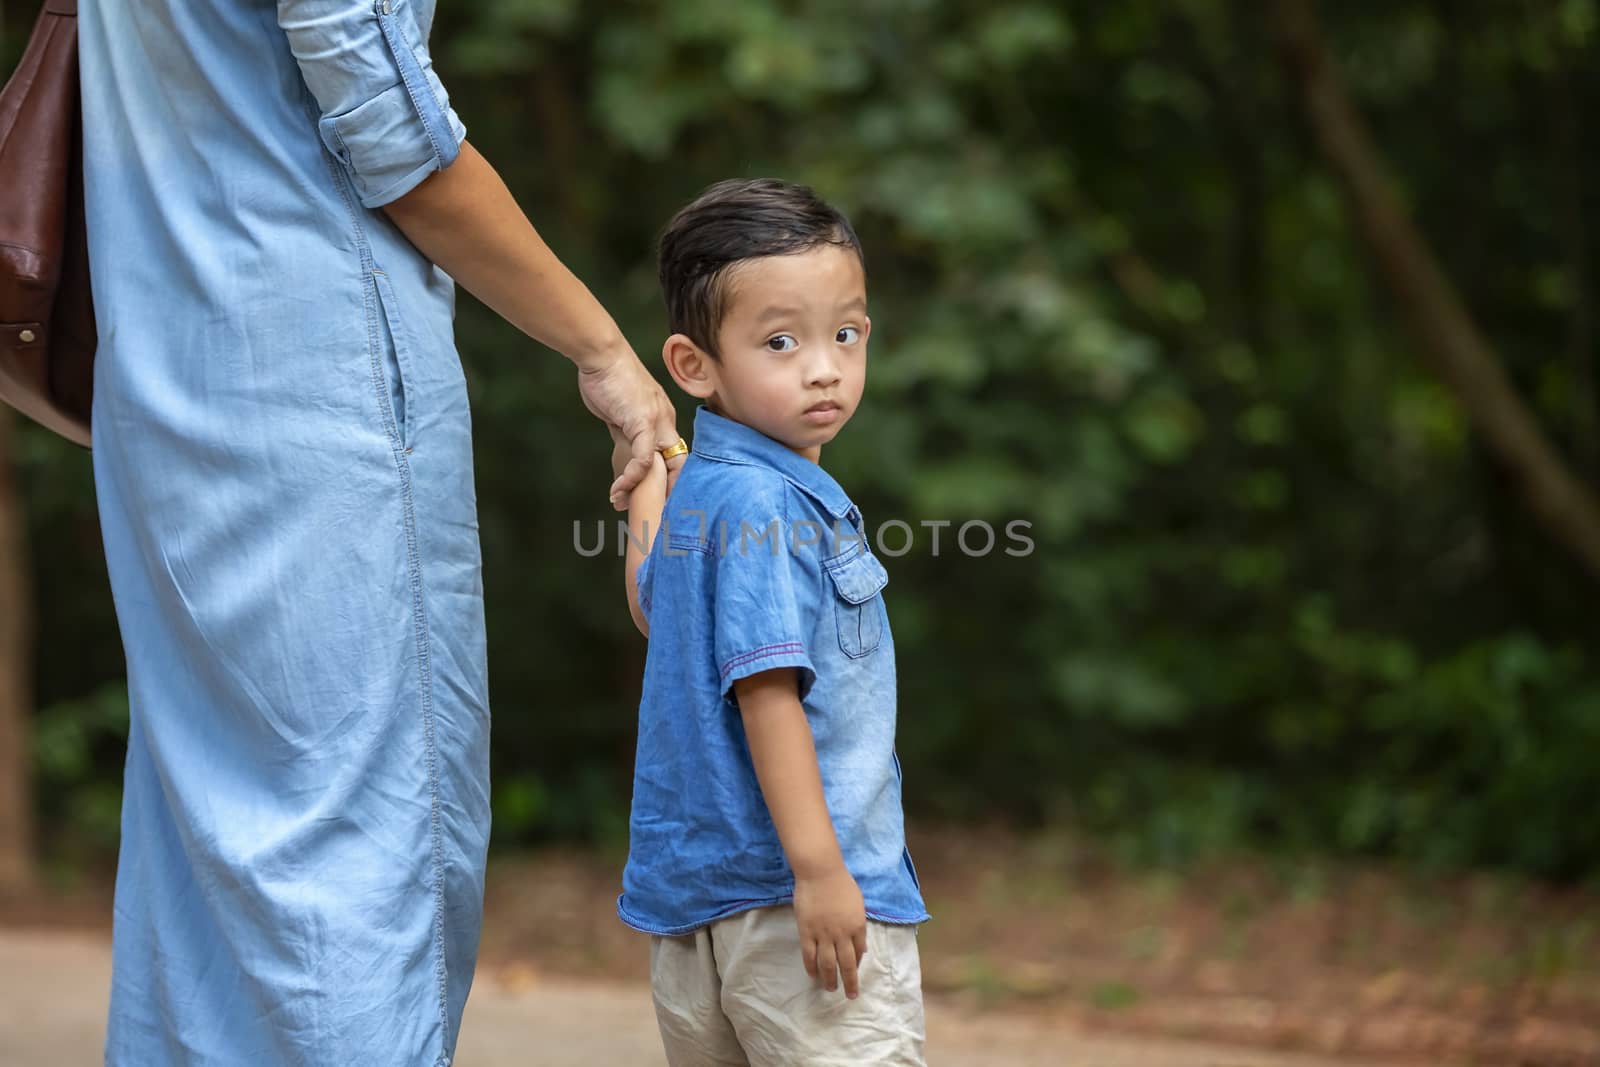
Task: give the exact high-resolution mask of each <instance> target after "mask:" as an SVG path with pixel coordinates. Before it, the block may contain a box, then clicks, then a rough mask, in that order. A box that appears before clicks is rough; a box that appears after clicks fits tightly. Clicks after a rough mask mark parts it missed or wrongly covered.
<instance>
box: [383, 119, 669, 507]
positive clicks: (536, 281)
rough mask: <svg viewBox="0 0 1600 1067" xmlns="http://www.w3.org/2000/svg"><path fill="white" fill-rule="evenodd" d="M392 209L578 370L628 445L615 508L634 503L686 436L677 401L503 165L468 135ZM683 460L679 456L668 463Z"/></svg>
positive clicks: (471, 288) (478, 289) (450, 270)
mask: <svg viewBox="0 0 1600 1067" xmlns="http://www.w3.org/2000/svg"><path fill="white" fill-rule="evenodd" d="M383 210H384V211H385V212H387V213H388V215H389V218H391V219H392V220H394V223H395V225H396V226H398V227H400V231H401V232H402V233H404V234H405V235H406V237H407V238H408V239H409V240H410V241H411V243H412V244H413V245H415V246H416V247H417V250H418V251H420V252H421V253H422V254H423V255H424V256H427V257H428V259H430V260H432V261H433V262H434V263H436V264H438V265H439V266H440V267H441V268H443V269H444V271H445V273H447V274H449V275H450V276H451V277H452V278H454V279H455V280H456V281H457V282H459V283H460V284H461V286H462V287H463V288H464V289H466V290H467V291H468V292H469V293H471V294H472V295H473V296H475V297H477V298H478V299H479V300H481V301H483V303H484V304H486V305H488V307H489V308H491V309H492V310H493V311H495V312H496V313H498V314H499V315H500V316H501V317H503V318H504V319H505V320H506V321H507V322H509V323H511V324H512V325H513V326H515V327H517V328H518V329H519V330H521V331H522V332H523V333H525V334H527V335H528V336H529V337H532V338H533V339H534V340H536V341H539V342H541V343H543V344H546V345H548V346H550V347H551V348H553V349H555V350H556V351H557V352H560V353H561V354H562V355H564V356H566V357H567V358H568V359H569V360H571V361H572V362H573V364H575V365H576V366H577V368H578V370H579V371H580V374H579V390H580V392H581V393H582V396H583V400H584V403H585V404H586V405H587V406H588V408H589V410H590V411H591V412H593V413H594V414H595V415H596V416H598V417H599V418H600V419H602V420H604V421H605V422H606V423H607V424H608V425H611V426H615V427H618V428H619V429H621V431H622V433H623V435H624V436H625V437H626V438H627V439H628V441H629V457H630V458H629V462H628V464H627V466H626V467H625V468H624V470H623V472H622V474H621V480H622V492H621V494H620V497H619V496H618V495H617V494H613V503H614V505H615V506H616V507H618V508H619V509H620V508H622V507H626V506H627V500H628V495H629V492H630V491H631V490H632V489H633V488H634V487H635V486H637V485H638V484H639V483H640V482H641V481H643V479H644V477H645V475H646V473H647V472H648V471H649V470H650V468H651V465H652V464H651V458H652V457H654V456H656V450H657V449H660V448H666V447H668V446H670V445H671V444H672V443H673V442H674V441H676V440H677V439H678V431H677V428H676V422H675V416H674V413H673V408H672V401H671V400H669V399H668V398H667V394H666V392H665V391H664V390H663V389H662V388H661V386H660V385H659V384H658V383H657V382H656V380H655V378H653V377H651V375H650V372H649V371H647V370H646V369H645V367H644V364H642V363H640V362H639V357H638V356H636V355H635V354H634V352H633V349H632V347H630V346H629V344H628V342H627V340H626V339H625V338H624V337H623V336H622V331H621V330H619V329H618V328H617V324H616V322H614V321H613V320H612V318H611V316H610V315H609V314H607V313H606V310H605V308H603V307H601V306H600V302H599V301H598V300H596V299H595V298H594V294H593V293H591V292H589V289H588V287H587V286H585V285H584V284H583V282H581V281H579V280H578V278H577V277H576V276H575V275H574V274H573V273H572V272H571V271H570V270H568V269H567V268H566V266H565V265H564V264H563V263H562V262H561V261H560V260H559V259H557V258H556V255H555V253H554V252H552V251H551V250H550V247H549V246H548V245H546V244H545V243H544V239H543V238H542V237H540V236H539V233H538V231H537V230H535V229H534V228H533V224H532V223H531V222H529V221H528V217H527V216H526V215H525V214H523V211H522V209H521V208H520V207H518V206H517V202H516V200H515V199H514V198H513V197H512V195H511V190H509V189H507V188H506V185H505V182H503V181H501V180H500V175H499V174H498V173H497V172H496V171H495V169H494V167H493V166H491V165H490V163H489V161H488V160H486V159H484V158H483V156H482V155H480V154H479V153H478V151H477V150H476V149H475V148H473V147H472V144H471V142H468V141H463V142H462V144H461V154H460V156H459V157H458V158H457V159H456V160H455V162H454V163H452V164H450V166H448V167H445V168H444V169H443V170H440V171H437V172H435V173H433V174H431V175H429V176H428V177H427V178H426V179H425V180H424V181H423V182H422V183H421V184H420V185H418V186H417V187H416V188H414V189H412V190H411V191H410V192H408V193H406V194H405V195H404V196H401V197H400V198H399V199H397V200H394V201H392V202H390V203H388V204H386V205H384V208H383ZM682 464H683V459H682V457H674V458H673V459H672V461H671V462H670V463H669V464H668V467H669V469H673V470H675V469H676V468H677V467H679V466H681V465H682Z"/></svg>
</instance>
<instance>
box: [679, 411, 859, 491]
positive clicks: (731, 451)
mask: <svg viewBox="0 0 1600 1067" xmlns="http://www.w3.org/2000/svg"><path fill="white" fill-rule="evenodd" d="M694 451H695V452H696V453H697V454H698V455H702V456H705V457H706V458H707V459H720V460H723V461H725V462H729V463H750V464H754V465H756V466H761V467H770V468H771V469H773V470H776V471H777V472H778V473H779V474H782V475H783V476H784V477H785V478H787V479H788V480H789V481H790V482H792V483H793V484H794V485H795V486H797V487H798V488H800V489H801V490H803V491H804V492H805V493H806V495H807V496H810V497H811V498H812V499H813V500H815V501H816V502H817V503H818V504H820V505H822V507H823V508H824V509H826V510H827V512H828V513H829V514H830V515H832V516H833V517H834V518H836V519H842V518H845V517H846V516H852V517H853V515H854V513H855V510H856V509H855V505H854V504H852V503H851V502H850V498H849V497H848V496H847V495H845V491H844V489H843V488H841V487H840V485H839V483H838V482H836V481H834V480H833V475H831V474H829V473H828V472H827V471H825V470H823V469H822V467H821V466H820V465H819V464H816V463H813V462H811V461H810V460H809V459H807V458H806V457H804V456H802V455H800V454H799V453H798V452H795V451H794V450H793V449H791V448H788V447H787V446H785V445H784V444H783V443H782V442H779V441H774V440H773V439H772V438H770V437H768V436H767V435H766V434H764V433H762V432H761V431H760V430H755V429H751V428H750V427H749V426H746V425H745V424H744V423H742V422H735V421H733V420H732V419H729V418H724V417H723V416H721V415H718V414H717V413H716V412H714V411H712V410H711V409H710V408H708V407H706V406H705V405H704V404H701V405H699V407H697V408H696V409H695V413H694Z"/></svg>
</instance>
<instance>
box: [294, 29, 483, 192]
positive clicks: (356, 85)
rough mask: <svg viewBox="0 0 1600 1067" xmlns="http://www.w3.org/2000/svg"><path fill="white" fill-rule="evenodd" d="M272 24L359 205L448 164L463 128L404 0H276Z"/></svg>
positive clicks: (407, 189)
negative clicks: (286, 41) (281, 36)
mask: <svg viewBox="0 0 1600 1067" xmlns="http://www.w3.org/2000/svg"><path fill="white" fill-rule="evenodd" d="M278 25H279V27H281V28H282V30H283V32H284V33H285V34H286V35H287V36H288V39H289V50H290V51H291V52H292V53H293V54H294V58H295V62H296V63H298V64H299V66H300V74H301V76H302V77H303V78H304V79H305V83H306V87H307V88H308V89H310V90H311V95H312V96H313V97H315V98H316V101H317V107H318V109H319V110H320V111H321V114H322V118H321V120H320V122H319V123H318V132H319V133H320V134H321V136H322V141H323V143H324V144H325V145H327V146H328V150H329V151H330V152H332V153H333V154H334V155H335V156H336V157H337V158H338V160H339V162H341V163H342V164H344V166H345V168H346V169H347V170H348V171H349V173H350V176H351V178H352V179H353V180H354V182H355V187H356V192H357V195H359V196H360V198H361V203H362V204H363V205H364V206H366V207H369V208H372V207H381V206H382V205H384V204H387V203H389V202H390V201H393V200H396V199H398V198H399V197H401V196H403V195H404V194H405V193H408V192H410V191H411V190H412V189H413V188H415V187H416V186H417V184H418V183H420V182H421V181H422V179H424V178H426V177H427V176H428V175H429V174H431V173H433V172H434V171H436V170H442V169H443V168H445V167H448V166H449V165H450V164H451V163H453V162H455V159H456V157H457V156H458V155H459V154H460V152H461V141H462V139H463V138H465V137H466V132H467V131H466V127H465V126H463V125H462V123H461V120H460V119H459V118H457V117H456V113H455V111H454V110H452V109H451V107H450V98H449V95H448V94H447V93H446V92H445V89H444V85H443V84H441V83H440V81H439V78H438V76H437V75H436V74H434V72H433V61H432V59H430V58H429V55H428V48H427V40H426V38H425V37H424V36H423V34H422V32H421V31H420V29H419V27H418V25H417V22H416V19H415V17H414V15H413V13H412V10H411V3H410V0H278Z"/></svg>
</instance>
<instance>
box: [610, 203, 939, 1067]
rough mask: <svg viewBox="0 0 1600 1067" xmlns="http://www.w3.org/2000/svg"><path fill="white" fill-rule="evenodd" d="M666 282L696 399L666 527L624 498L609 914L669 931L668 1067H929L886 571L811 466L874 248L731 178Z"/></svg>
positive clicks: (640, 495) (663, 979)
mask: <svg viewBox="0 0 1600 1067" xmlns="http://www.w3.org/2000/svg"><path fill="white" fill-rule="evenodd" d="M660 272H661V283H662V288H663V290H664V293H665V297H666V302H667V309H668V314H669V317H670V324H671V329H672V331H673V332H672V336H671V337H669V338H668V339H667V341H666V343H665V345H664V346H663V348H662V359H663V360H664V361H665V363H666V366H667V370H668V371H669V372H670V373H671V375H672V377H673V380H674V381H676V382H677V383H678V385H679V386H680V387H682V388H683V389H684V391H685V392H687V393H689V394H690V395H692V396H694V397H696V398H698V399H699V400H701V401H703V403H702V405H701V406H700V407H699V408H698V410H697V411H696V414H695V421H694V448H693V451H692V453H691V454H690V455H689V457H688V458H687V459H686V460H685V462H684V464H683V467H682V468H681V469H680V470H679V472H678V477H677V479H676V482H675V483H674V485H673V487H672V490H671V493H672V496H671V507H670V508H667V507H666V506H665V504H666V499H665V498H666V494H667V478H666V468H665V465H664V463H663V462H661V461H659V460H658V461H657V462H656V464H655V466H654V468H653V470H652V472H651V474H650V476H649V477H648V478H647V479H646V481H645V482H644V483H643V484H642V485H640V486H639V487H638V488H636V489H635V490H634V491H633V494H632V496H631V499H630V501H629V516H628V522H629V530H630V538H629V545H628V548H627V562H626V586H627V590H628V598H629V607H630V610H631V611H632V612H633V616H634V621H635V623H636V624H637V625H638V627H639V629H640V630H641V632H643V633H644V634H645V635H646V636H647V637H649V638H650V646H649V652H648V654H647V658H646V665H645V676H644V686H643V690H644V691H643V698H642V700H641V703H640V708H639V748H638V756H637V764H636V769H635V775H634V793H633V815H632V820H631V823H630V851H629V855H628V863H627V867H626V869H625V871H624V873H623V892H622V895H621V897H620V898H619V899H618V902H617V911H618V914H619V915H620V916H621V917H622V919H623V921H624V922H626V923H627V924H628V925H630V926H632V927H634V928H635V929H637V930H642V931H644V932H646V933H650V934H653V935H655V936H654V937H653V938H652V941H651V949H650V972H651V986H652V990H653V993H654V999H655V1004H656V1017H657V1020H658V1021H659V1023H660V1026H661V1035H662V1040H663V1042H664V1043H665V1045H666V1051H667V1060H668V1062H669V1063H670V1064H672V1065H673V1067H689V1065H694V1067H699V1065H705V1064H719V1065H720V1064H741V1065H743V1064H751V1065H757V1067H764V1065H773V1067H777V1065H791V1064H805V1065H808V1067H822V1065H829V1064H851V1065H855V1064H863V1063H870V1064H877V1065H908V1067H909V1065H915V1067H921V1065H922V1063H923V1057H922V1045H923V1013H922V991H921V985H922V978H921V965H920V962H919V959H918V955H917V943H916V925H917V924H918V923H921V922H923V921H925V920H926V919H927V918H928V914H927V911H926V910H925V909H924V907H923V902H922V895H921V892H920V890H919V888H918V885H917V878H916V872H915V870H914V869H913V867H912V865H911V857H910V855H909V854H908V853H907V851H906V847H905V837H904V828H903V821H902V816H901V810H900V766H899V763H898V761H897V760H896V758H895V754H894V725H895V671H894V642H893V640H892V638H891V636H890V633H889V619H888V615H887V613H886V611H885V608H884V603H883V597H882V595H881V590H882V588H883V586H884V585H885V583H887V581H888V575H887V573H886V572H885V571H884V569H883V566H882V564H880V563H879V562H878V559H877V557H876V556H875V555H873V553H872V551H871V549H870V547H869V546H868V543H867V537H866V532H865V529H864V526H863V521H862V517H861V513H860V512H859V511H858V510H857V509H856V507H855V506H854V505H853V504H852V503H851V502H850V499H849V497H848V496H846V495H845V492H844V490H843V489H841V488H840V487H839V484H838V483H837V482H835V481H834V480H833V478H832V477H830V476H829V475H828V474H827V473H826V472H825V471H824V470H823V469H822V468H821V466H820V465H819V458H820V455H821V450H822V446H823V445H824V444H826V443H827V442H829V441H831V440H833V438H834V437H835V436H836V435H837V434H838V432H839V431H840V429H842V428H843V426H844V425H845V423H846V422H848V421H849V420H850V417H851V415H852V414H854V412H855V410H856V405H857V404H858V403H859V401H860V399H861V392H862V387H863V385H864V382H865V375H866V355H867V352H866V346H867V336H868V334H869V333H870V332H871V329H872V324H871V321H870V320H869V319H868V318H867V301H866V275H865V269H864V265H863V259H862V253H861V245H860V242H859V241H858V240H857V238H856V235H855V232H854V231H853V230H852V229H851V227H850V223H849V222H848V221H847V220H846V219H845V218H844V216H843V215H841V214H840V213H839V212H838V211H836V210H835V209H833V208H832V207H830V206H829V205H828V204H826V203H824V202H823V201H822V200H821V199H819V198H818V197H817V196H816V195H815V194H814V193H813V192H811V190H809V189H806V188H804V187H801V186H795V185H789V184H786V183H783V182H777V181H770V180H762V181H728V182H722V183H719V184H717V185H714V186H712V187H711V188H710V189H708V190H707V191H706V192H705V193H703V194H702V195H701V196H700V197H699V198H698V199H696V200H695V201H694V202H693V203H691V204H690V205H689V206H688V207H686V208H684V209H683V210H682V211H680V212H679V213H678V215H677V216H676V217H675V218H674V219H673V220H672V222H671V223H670V224H669V225H668V227H667V230H666V232H665V233H664V235H663V236H662V241H661V261H660ZM627 460H628V449H627V446H626V444H619V447H618V449H617V451H616V452H615V454H614V455H613V468H614V470H615V471H617V472H619V473H620V471H621V468H622V466H623V465H624V464H625V463H626V462H627ZM664 511H665V514H663V512H664ZM658 528H659V530H660V531H661V533H660V536H656V534H657V530H658ZM641 546H642V548H643V550H642V551H641ZM841 986H842V987H843V988H842V992H841V991H840V987H841Z"/></svg>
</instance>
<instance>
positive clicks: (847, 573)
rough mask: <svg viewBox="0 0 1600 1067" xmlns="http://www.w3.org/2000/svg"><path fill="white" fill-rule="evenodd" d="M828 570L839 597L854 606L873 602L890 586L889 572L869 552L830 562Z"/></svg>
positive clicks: (858, 552)
mask: <svg viewBox="0 0 1600 1067" xmlns="http://www.w3.org/2000/svg"><path fill="white" fill-rule="evenodd" d="M827 568H828V576H829V577H830V578H832V579H833V584H834V587H835V588H836V589H838V590H839V595H840V596H841V597H843V598H844V599H845V600H848V601H849V602H850V603H852V604H861V603H865V602H866V601H868V600H871V599H872V598H873V597H874V596H876V595H877V594H878V591H879V590H880V589H882V588H883V587H884V586H886V585H888V584H889V572H888V571H886V570H884V569H883V564H881V563H879V562H878V557H876V556H874V555H872V554H871V553H869V552H863V551H860V550H857V551H856V552H855V553H854V554H852V555H850V556H848V557H847V558H844V559H840V560H838V561H834V560H828V561H827Z"/></svg>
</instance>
